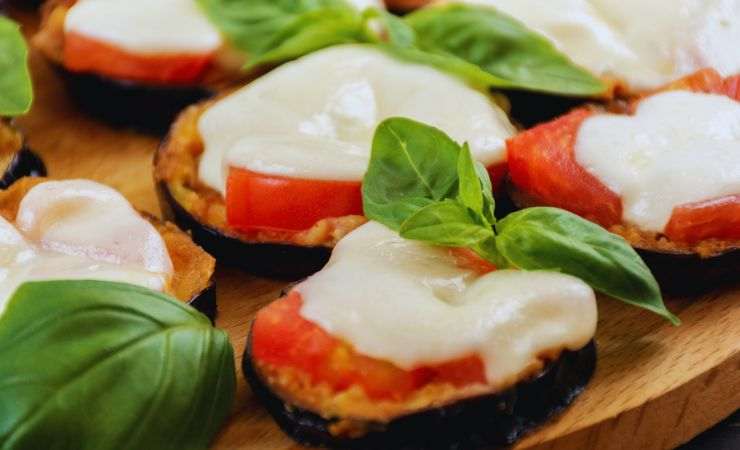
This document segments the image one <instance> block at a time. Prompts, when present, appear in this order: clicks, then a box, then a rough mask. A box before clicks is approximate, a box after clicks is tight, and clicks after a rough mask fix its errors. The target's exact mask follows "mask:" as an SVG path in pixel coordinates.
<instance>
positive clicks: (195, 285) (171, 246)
mask: <svg viewBox="0 0 740 450" xmlns="http://www.w3.org/2000/svg"><path fill="white" fill-rule="evenodd" d="M44 181H46V179H45V178H28V177H27V178H23V179H20V180H18V181H17V182H16V183H15V184H13V185H12V186H11V187H10V188H8V189H7V190H5V191H0V214H2V215H3V216H5V217H6V218H7V219H9V220H10V219H12V218H14V217H15V216H16V215H17V211H18V208H19V206H20V203H21V200H22V199H23V198H24V197H25V195H26V193H28V191H30V190H31V188H33V187H34V186H36V185H37V184H39V183H42V182H44ZM142 216H143V217H144V218H146V219H147V220H148V221H149V222H151V224H152V225H154V227H155V228H156V229H157V231H158V232H159V234H160V235H161V236H162V239H163V241H164V243H165V245H166V247H167V253H168V254H169V256H170V259H171V261H172V265H173V269H174V275H173V277H172V280H171V282H170V284H169V288H168V289H167V293H168V294H170V295H172V296H173V297H175V298H177V299H179V300H181V301H183V302H185V303H187V304H189V305H191V306H193V307H194V308H196V309H197V310H199V311H200V312H202V313H203V314H205V315H206V316H207V317H208V318H209V319H211V320H212V321H213V320H215V318H216V312H217V308H216V286H215V279H214V272H215V266H216V262H215V260H214V259H213V257H211V256H210V255H209V254H208V253H206V252H205V251H204V250H203V249H202V248H200V247H198V246H197V245H196V244H195V243H193V241H192V239H191V238H190V236H189V235H188V234H187V233H185V232H184V231H182V230H180V229H179V228H177V227H176V226H175V225H173V224H172V223H170V222H166V221H163V220H160V219H157V218H155V217H153V216H150V215H148V214H144V213H142Z"/></svg>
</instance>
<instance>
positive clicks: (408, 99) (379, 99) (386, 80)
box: [198, 45, 515, 193]
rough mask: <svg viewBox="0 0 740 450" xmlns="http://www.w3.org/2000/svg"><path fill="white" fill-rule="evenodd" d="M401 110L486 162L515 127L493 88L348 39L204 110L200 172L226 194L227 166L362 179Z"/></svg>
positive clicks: (498, 156) (500, 153) (498, 155)
mask: <svg viewBox="0 0 740 450" xmlns="http://www.w3.org/2000/svg"><path fill="white" fill-rule="evenodd" d="M393 116H402V117H409V118H412V119H416V120H419V121H422V122H425V123H428V124H431V125H433V126H436V127H438V128H440V129H442V130H444V131H445V132H446V133H448V134H450V135H451V136H452V137H453V138H454V139H456V140H457V141H459V142H463V141H467V142H468V143H469V144H470V147H471V151H472V152H473V155H474V156H475V157H476V158H477V159H478V160H479V161H481V162H482V163H484V164H486V165H490V164H494V163H497V162H502V161H503V160H504V158H505V155H504V141H505V139H506V138H508V137H509V136H511V135H512V134H513V133H514V131H515V130H514V127H513V126H512V124H511V123H510V122H509V119H508V118H507V116H506V114H505V113H504V112H503V111H502V110H501V109H500V108H499V107H498V106H497V105H495V104H494V103H493V101H492V100H491V98H490V96H489V95H488V94H487V93H484V92H481V91H478V90H476V89H473V88H471V87H470V86H468V85H466V84H465V83H463V82H462V81H461V80H459V79H458V78H455V77H453V76H451V75H447V74H445V73H442V72H440V71H438V70H436V69H433V68H431V67H427V66H424V65H420V64H412V63H407V62H402V61H400V60H397V59H394V58H392V57H391V56H389V55H387V54H385V53H384V52H382V51H381V50H378V49H375V48H372V47H368V46H361V45H344V46H337V47H332V48H329V49H325V50H321V51H318V52H316V53H313V54H311V55H308V56H305V57H303V58H301V59H299V60H297V61H294V62H291V63H288V64H285V65H283V66H281V67H279V68H277V69H275V70H274V71H272V72H270V73H268V74H267V75H265V76H263V77H262V78H260V79H258V80H256V81H254V82H253V83H251V84H249V85H247V86H245V87H244V88H242V89H240V90H239V91H237V92H235V93H233V94H231V95H230V96H228V97H226V98H224V99H222V100H220V101H218V102H217V103H216V104H215V105H213V106H212V107H211V108H209V109H208V110H207V111H206V112H205V113H204V114H203V116H202V117H201V118H200V121H199V124H198V128H199V131H200V134H201V136H202V138H203V141H204V146H205V150H204V153H203V156H202V158H201V162H200V168H199V176H200V179H201V180H202V181H203V182H205V183H206V184H208V185H209V186H211V187H212V188H214V189H216V190H218V191H220V192H222V193H223V192H224V190H225V178H226V176H227V173H226V172H227V168H228V167H242V168H245V169H249V170H254V171H259V172H263V173H267V174H271V175H279V176H291V177H297V178H310V179H328V180H349V181H354V180H357V181H359V180H361V179H362V177H363V175H364V173H365V171H366V169H367V164H368V161H369V157H370V147H371V143H372V137H373V134H374V132H375V128H376V127H377V125H378V124H379V123H380V122H381V121H383V120H384V119H386V118H388V117H393Z"/></svg>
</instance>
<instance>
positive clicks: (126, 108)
mask: <svg viewBox="0 0 740 450" xmlns="http://www.w3.org/2000/svg"><path fill="white" fill-rule="evenodd" d="M54 68H55V69H56V71H57V73H58V74H59V75H60V76H61V78H62V80H64V83H65V86H66V88H67V91H68V92H69V94H70V95H71V97H72V98H73V99H74V101H75V102H76V103H77V105H78V106H79V107H80V108H81V109H82V110H84V111H85V112H87V113H88V114H90V115H91V116H93V117H96V118H100V119H102V120H104V121H106V122H108V123H109V124H111V125H113V126H118V127H131V128H134V129H137V130H139V131H144V132H147V133H152V134H157V135H161V134H164V133H166V132H167V129H168V128H169V126H170V125H171V124H172V121H173V120H174V119H175V117H176V116H177V114H178V113H179V112H180V111H181V110H182V109H183V108H185V107H186V106H188V105H190V104H193V103H196V102H198V101H201V100H204V99H206V98H209V97H211V96H213V95H214V91H212V90H210V89H208V88H206V87H204V86H197V85H192V86H190V85H187V86H177V85H174V86H166V85H151V84H143V83H136V82H133V81H126V80H115V79H110V78H106V77H103V76H99V75H96V74H91V73H77V72H71V71H69V70H67V69H66V68H64V67H63V66H61V65H59V64H54Z"/></svg>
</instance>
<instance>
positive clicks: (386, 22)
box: [363, 8, 416, 47]
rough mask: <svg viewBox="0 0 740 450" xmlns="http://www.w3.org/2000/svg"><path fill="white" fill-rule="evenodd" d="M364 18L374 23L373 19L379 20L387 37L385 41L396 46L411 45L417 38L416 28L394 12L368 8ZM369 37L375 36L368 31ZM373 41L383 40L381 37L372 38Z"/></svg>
mask: <svg viewBox="0 0 740 450" xmlns="http://www.w3.org/2000/svg"><path fill="white" fill-rule="evenodd" d="M363 18H364V20H365V21H366V22H370V23H371V24H372V23H373V20H378V21H379V23H380V25H381V30H380V32H381V34H382V35H383V37H384V38H385V41H386V42H388V43H390V44H391V45H393V46H396V47H411V46H413V44H414V41H415V40H416V33H414V30H413V29H412V28H411V27H410V26H409V25H408V24H407V23H406V22H404V21H403V19H401V18H400V17H398V16H396V15H395V14H393V13H390V12H388V11H386V10H380V9H378V8H368V9H367V10H365V11H364V13H363ZM368 36H369V37H373V35H372V34H371V33H368ZM370 41H371V42H376V43H378V42H381V40H380V39H372V38H371V39H370Z"/></svg>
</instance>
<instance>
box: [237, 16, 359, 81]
mask: <svg viewBox="0 0 740 450" xmlns="http://www.w3.org/2000/svg"><path fill="white" fill-rule="evenodd" d="M363 33H364V28H363V25H362V21H361V19H360V17H359V16H358V15H357V14H356V13H355V12H353V11H347V10H343V9H326V10H317V11H310V12H307V13H304V14H302V15H300V16H299V17H297V18H296V20H295V21H293V22H292V23H291V24H290V25H289V26H286V27H285V28H284V29H283V30H281V32H280V33H279V34H278V35H277V36H276V37H275V39H274V41H273V48H271V49H270V50H267V51H265V52H263V53H252V54H251V58H250V60H249V63H248V64H247V68H248V69H249V68H254V67H258V66H262V65H265V64H274V63H280V62H284V61H289V60H292V59H296V58H298V57H301V56H303V55H306V54H308V53H311V52H314V51H316V50H320V49H322V48H325V47H329V46H332V45H338V44H349V43H355V42H363V41H364V40H365V37H364V35H363Z"/></svg>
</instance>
